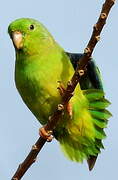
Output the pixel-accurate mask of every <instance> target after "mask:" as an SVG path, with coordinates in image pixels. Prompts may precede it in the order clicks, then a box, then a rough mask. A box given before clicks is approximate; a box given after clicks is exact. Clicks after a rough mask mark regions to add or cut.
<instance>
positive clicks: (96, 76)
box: [66, 52, 103, 90]
mask: <svg viewBox="0 0 118 180" xmlns="http://www.w3.org/2000/svg"><path fill="white" fill-rule="evenodd" d="M66 54H67V55H68V56H69V58H70V61H71V63H72V65H73V67H74V69H76V68H77V64H78V62H79V60H80V58H81V57H82V56H83V54H81V53H70V52H66ZM80 86H81V89H82V90H85V89H102V90H103V85H102V80H101V75H100V71H99V69H98V67H97V66H96V64H95V61H94V60H93V59H91V60H90V61H89V62H88V65H87V71H86V73H85V75H84V76H83V77H82V78H81V80H80Z"/></svg>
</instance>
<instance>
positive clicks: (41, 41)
mask: <svg viewBox="0 0 118 180" xmlns="http://www.w3.org/2000/svg"><path fill="white" fill-rule="evenodd" d="M8 33H9V35H10V37H11V39H12V42H13V44H14V47H15V50H16V51H19V50H20V51H23V52H25V53H28V54H30V53H31V54H33V53H36V52H37V50H38V49H40V48H42V47H43V46H46V44H47V45H48V43H49V42H51V41H53V38H52V36H51V34H50V33H49V32H48V30H47V29H46V28H45V27H44V26H43V25H42V24H41V23H40V22H38V21H37V20H34V19H30V18H21V19H17V20H15V21H13V22H12V23H11V24H10V25H9V27H8Z"/></svg>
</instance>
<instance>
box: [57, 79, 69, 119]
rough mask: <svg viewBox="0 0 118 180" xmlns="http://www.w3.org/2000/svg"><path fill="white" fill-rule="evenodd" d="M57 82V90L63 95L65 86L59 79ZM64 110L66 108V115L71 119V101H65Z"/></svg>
mask: <svg viewBox="0 0 118 180" xmlns="http://www.w3.org/2000/svg"><path fill="white" fill-rule="evenodd" d="M58 83H59V87H58V88H57V89H58V90H59V93H60V95H61V96H63V95H64V93H65V90H66V89H65V87H64V85H63V84H62V82H61V81H58ZM66 110H67V113H68V115H69V116H70V118H71V119H72V105H71V103H69V102H68V103H67V106H66Z"/></svg>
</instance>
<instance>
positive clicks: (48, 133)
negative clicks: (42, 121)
mask: <svg viewBox="0 0 118 180" xmlns="http://www.w3.org/2000/svg"><path fill="white" fill-rule="evenodd" d="M39 135H40V136H41V137H42V138H43V139H46V140H47V142H51V141H52V139H53V135H52V131H46V130H45V126H43V127H41V128H40V129H39Z"/></svg>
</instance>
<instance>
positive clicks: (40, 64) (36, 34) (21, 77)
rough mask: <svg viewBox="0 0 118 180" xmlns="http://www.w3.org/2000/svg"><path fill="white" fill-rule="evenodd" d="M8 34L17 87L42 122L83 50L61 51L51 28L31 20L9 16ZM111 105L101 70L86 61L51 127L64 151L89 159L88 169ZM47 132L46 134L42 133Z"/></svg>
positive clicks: (58, 100) (77, 158)
mask: <svg viewBox="0 0 118 180" xmlns="http://www.w3.org/2000/svg"><path fill="white" fill-rule="evenodd" d="M8 33H9V35H10V37H11V39H12V41H13V44H14V47H15V52H16V63H15V83H16V87H17V89H18V92H19V93H20V95H21V97H22V99H23V101H24V102H25V104H26V105H27V107H28V108H29V109H30V110H31V112H32V113H33V114H34V115H35V117H36V118H37V120H38V121H39V122H40V123H41V124H42V125H45V124H46V123H47V121H48V119H49V116H50V115H52V114H53V112H54V111H55V110H56V107H57V105H58V104H60V103H61V99H62V96H63V92H64V90H65V88H66V86H67V82H68V81H69V80H70V79H71V77H72V75H73V74H74V69H75V68H76V66H77V62H78V61H79V59H80V57H81V56H82V54H73V53H69V52H65V51H64V49H63V48H62V47H61V46H60V45H59V44H58V43H57V42H56V41H55V40H54V38H53V37H52V35H51V34H50V33H49V31H48V30H47V29H46V28H45V27H44V26H43V25H42V24H41V23H40V22H38V21H37V20H34V19H30V18H21V19H17V20H15V21H13V22H12V23H11V24H10V25H9V27H8ZM58 87H59V88H58ZM109 104H110V103H109V101H108V100H106V99H105V94H104V90H103V86H102V82H101V76H100V72H99V70H98V68H97V66H96V65H95V63H94V61H93V60H90V62H89V63H88V65H87V71H86V73H85V75H84V76H83V77H82V79H81V81H80V83H79V84H78V85H77V87H76V89H75V93H74V96H73V97H72V98H71V100H70V101H69V103H68V105H67V107H66V109H65V111H64V114H63V116H62V119H61V120H60V121H59V123H58V125H57V127H56V128H55V129H54V132H53V135H54V137H55V138H56V139H57V140H58V142H59V143H60V145H61V149H62V151H63V153H64V155H65V156H66V157H68V158H69V159H70V160H72V161H76V162H83V160H84V159H85V160H87V162H88V165H89V170H92V168H93V166H94V164H95V162H96V159H97V156H98V154H99V153H100V149H102V148H104V147H103V144H102V140H103V139H104V138H105V137H106V135H105V132H104V128H106V126H107V121H108V118H109V117H110V116H111V113H110V112H109V111H108V110H106V107H107V106H108V105H109ZM43 130H44V129H43ZM41 133H42V136H43V132H41ZM47 134H48V133H46V132H45V133H44V135H45V137H46V135H47Z"/></svg>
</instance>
